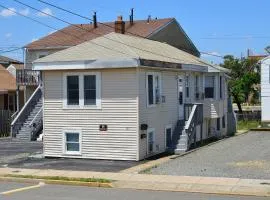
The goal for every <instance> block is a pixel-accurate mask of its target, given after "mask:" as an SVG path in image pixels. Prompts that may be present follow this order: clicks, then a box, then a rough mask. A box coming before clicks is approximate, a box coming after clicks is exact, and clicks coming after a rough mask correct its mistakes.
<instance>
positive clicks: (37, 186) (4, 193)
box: [0, 182, 45, 195]
mask: <svg viewBox="0 0 270 200" xmlns="http://www.w3.org/2000/svg"><path fill="white" fill-rule="evenodd" d="M44 185H45V183H43V182H40V183H39V184H38V185H33V186H28V187H23V188H18V189H14V190H9V191H5V192H2V193H0V194H2V195H9V194H12V193H16V192H22V191H25V190H31V189H35V188H40V187H42V186H44Z"/></svg>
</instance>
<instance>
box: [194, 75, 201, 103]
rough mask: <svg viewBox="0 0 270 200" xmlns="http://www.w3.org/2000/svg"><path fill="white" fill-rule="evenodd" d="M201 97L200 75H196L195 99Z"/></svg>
mask: <svg viewBox="0 0 270 200" xmlns="http://www.w3.org/2000/svg"><path fill="white" fill-rule="evenodd" d="M199 98H200V77H199V76H198V75H196V76H195V99H199Z"/></svg>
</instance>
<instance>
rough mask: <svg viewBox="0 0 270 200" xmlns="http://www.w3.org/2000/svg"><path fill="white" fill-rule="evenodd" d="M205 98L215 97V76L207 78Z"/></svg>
mask: <svg viewBox="0 0 270 200" xmlns="http://www.w3.org/2000/svg"><path fill="white" fill-rule="evenodd" d="M204 93H205V98H212V99H213V98H214V97H215V76H206V77H205V88H204Z"/></svg>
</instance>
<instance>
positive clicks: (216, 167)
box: [150, 132, 270, 179]
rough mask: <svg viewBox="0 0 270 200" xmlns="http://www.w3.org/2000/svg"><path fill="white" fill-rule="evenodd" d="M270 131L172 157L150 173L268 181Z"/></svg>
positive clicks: (232, 138) (269, 169) (252, 133)
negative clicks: (172, 158)
mask: <svg viewBox="0 0 270 200" xmlns="http://www.w3.org/2000/svg"><path fill="white" fill-rule="evenodd" d="M269 145H270V132H250V133H248V134H244V135H240V136H237V137H231V138H228V139H226V140H223V141H221V142H219V143H215V144H213V145H211V146H208V147H204V148H202V149H199V150H198V151H195V152H192V153H190V154H188V155H185V156H183V157H179V158H176V159H174V160H172V161H170V162H168V163H165V164H162V165H160V166H158V167H157V168H154V169H152V170H151V172H150V173H153V174H166V175H180V176H182V175H187V176H211V177H213V176H215V177H236V178H251V179H270V146H269Z"/></svg>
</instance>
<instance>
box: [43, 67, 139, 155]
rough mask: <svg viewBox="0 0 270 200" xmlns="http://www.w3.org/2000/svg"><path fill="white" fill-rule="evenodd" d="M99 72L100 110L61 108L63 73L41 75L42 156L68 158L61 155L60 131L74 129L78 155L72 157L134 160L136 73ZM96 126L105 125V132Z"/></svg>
mask: <svg viewBox="0 0 270 200" xmlns="http://www.w3.org/2000/svg"><path fill="white" fill-rule="evenodd" d="M79 72H82V70H80V71H79ZM87 72H89V71H87ZM100 72H101V107H102V108H101V109H100V110H98V109H97V110H95V109H63V100H62V98H63V73H64V71H45V72H43V73H44V74H43V75H44V76H43V77H44V88H45V89H44V97H45V98H44V134H45V135H44V154H45V156H56V157H69V156H67V155H65V154H63V141H62V138H63V130H66V129H69V128H74V129H76V128H78V129H81V132H82V154H81V156H75V157H81V158H92V159H115V160H137V151H138V146H137V142H138V134H137V131H138V130H137V128H138V111H137V107H138V101H137V99H138V98H137V97H138V84H137V76H136V70H135V69H129V70H123V69H121V70H100ZM100 124H107V125H108V131H107V132H100V131H99V125H100Z"/></svg>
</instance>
